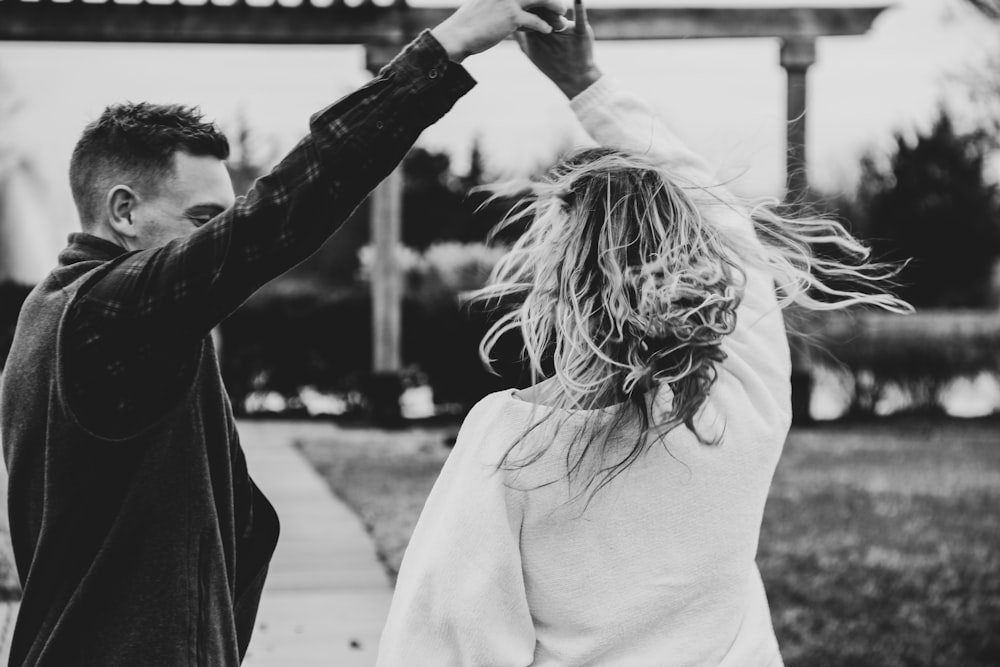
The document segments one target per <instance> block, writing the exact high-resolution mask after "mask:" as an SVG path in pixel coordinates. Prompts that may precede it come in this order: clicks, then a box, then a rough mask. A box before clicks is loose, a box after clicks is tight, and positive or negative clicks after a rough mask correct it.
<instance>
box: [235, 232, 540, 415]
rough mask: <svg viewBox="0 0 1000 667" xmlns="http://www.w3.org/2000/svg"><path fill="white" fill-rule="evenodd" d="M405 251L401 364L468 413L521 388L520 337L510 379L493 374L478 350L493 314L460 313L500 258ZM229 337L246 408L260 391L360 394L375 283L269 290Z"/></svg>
mask: <svg viewBox="0 0 1000 667" xmlns="http://www.w3.org/2000/svg"><path fill="white" fill-rule="evenodd" d="M404 254H406V257H407V258H408V259H407V260H406V261H405V262H404V264H405V265H406V266H407V267H408V270H407V271H406V274H405V276H404V279H405V283H406V288H405V290H404V298H403V304H402V357H403V364H404V366H405V367H407V368H408V369H415V370H416V371H417V372H418V374H419V375H420V376H423V377H424V378H426V380H427V382H428V383H429V384H430V385H431V386H432V387H433V390H434V399H435V402H437V403H439V404H441V403H455V404H459V405H460V406H462V407H464V408H468V407H470V406H471V405H473V404H474V403H475V402H476V401H478V400H479V399H480V398H482V397H483V396H485V395H486V394H488V393H490V392H493V391H497V390H499V389H503V388H506V387H510V386H513V385H523V384H524V380H525V376H524V374H523V373H522V371H521V365H520V363H519V361H518V359H517V356H518V354H519V347H518V345H517V341H516V340H511V341H509V343H508V344H505V345H502V346H500V349H499V353H500V357H501V361H500V362H499V363H498V364H497V369H498V370H499V371H500V372H501V373H502V375H501V376H496V375H493V374H491V373H490V372H489V371H487V370H486V369H485V368H484V367H483V364H482V362H481V361H480V359H479V351H478V348H479V341H480V340H481V339H482V337H483V335H484V334H485V333H486V331H487V329H488V328H489V326H490V323H491V322H492V318H493V317H494V315H492V314H491V313H489V312H486V311H484V310H483V309H482V308H474V307H473V308H468V307H462V306H460V305H459V302H458V297H457V294H458V292H460V291H463V290H466V289H471V288H473V287H476V286H478V285H480V284H482V281H483V280H485V277H486V275H487V274H488V272H489V268H490V267H491V266H492V262H493V261H495V258H496V257H497V256H498V253H496V252H494V251H490V250H487V249H485V248H483V247H481V246H479V247H478V248H467V247H464V246H462V245H461V244H454V243H449V244H441V245H440V246H432V247H431V248H430V249H428V251H427V252H426V253H424V254H423V255H415V254H414V253H412V252H411V253H404ZM411 255H412V256H411ZM362 263H363V264H364V253H363V259H362ZM221 334H222V368H223V375H224V376H225V380H226V385H227V387H228V388H229V392H230V395H231V397H232V398H233V403H234V405H236V406H237V408H238V409H239V407H240V406H242V405H243V402H244V399H245V398H246V396H247V395H248V394H249V393H251V392H253V391H258V390H270V391H276V392H278V393H280V394H283V395H285V396H293V395H296V394H297V393H298V390H299V388H300V387H303V386H315V387H316V388H318V389H320V390H321V391H328V392H349V391H357V390H359V389H361V388H363V387H364V386H365V385H366V379H367V377H368V376H369V375H370V370H371V359H372V311H371V296H370V291H369V286H368V284H367V283H366V282H364V281H359V282H358V283H357V284H356V285H353V286H347V287H341V288H332V289H331V288H324V287H321V286H317V285H316V284H314V283H308V282H298V283H288V282H284V283H281V284H278V285H274V286H269V287H267V288H265V289H264V290H262V291H261V292H258V294H256V295H255V296H254V297H253V298H252V299H250V301H248V302H247V303H246V304H245V305H244V306H243V307H242V308H241V309H240V310H239V311H237V312H236V313H235V314H234V315H233V316H231V317H230V318H229V319H228V320H227V321H226V322H224V323H223V324H222V326H221Z"/></svg>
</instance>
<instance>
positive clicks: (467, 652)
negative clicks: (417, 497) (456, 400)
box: [377, 397, 535, 667]
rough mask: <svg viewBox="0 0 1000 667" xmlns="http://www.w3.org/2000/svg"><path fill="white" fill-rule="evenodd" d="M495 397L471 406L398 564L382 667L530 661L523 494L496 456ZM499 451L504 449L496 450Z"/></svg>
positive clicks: (509, 666)
mask: <svg viewBox="0 0 1000 667" xmlns="http://www.w3.org/2000/svg"><path fill="white" fill-rule="evenodd" d="M493 401H495V397H494V398H493V399H491V398H490V397H487V398H486V399H484V400H483V401H481V402H480V404H479V405H477V406H476V407H475V408H473V410H472V411H471V412H470V413H469V416H468V417H467V418H466V420H465V422H464V423H463V425H462V428H461V431H460V432H459V435H458V439H457V441H456V443H455V447H454V449H453V451H452V453H451V455H450V456H449V458H448V460H447V461H446V462H445V465H444V467H443V468H442V470H441V474H440V476H439V477H438V479H437V482H436V483H435V484H434V488H433V489H432V491H431V493H430V495H429V497H428V499H427V503H426V504H425V505H424V509H423V511H422V512H421V515H420V519H419V520H418V522H417V526H416V528H415V530H414V532H413V536H412V537H411V538H410V543H409V546H408V547H407V549H406V554H405V556H404V558H403V563H402V565H401V567H400V571H399V578H398V580H397V582H396V591H395V593H394V595H393V599H392V605H391V607H390V610H389V617H388V619H387V621H386V625H385V629H384V630H383V633H382V639H381V642H380V645H379V655H378V661H377V664H378V665H379V667H396V666H401V667H402V666H407V667H408V666H410V665H449V666H453V667H459V666H462V665H493V666H496V667H513V666H515V665H529V664H531V662H532V661H533V656H534V649H535V632H534V625H533V623H532V620H531V615H530V612H529V611H528V603H527V597H526V593H525V587H524V577H523V574H522V571H521V555H520V547H519V534H520V526H521V517H522V512H523V506H522V505H521V498H522V493H523V492H518V491H515V490H512V489H509V488H507V487H506V486H505V485H504V478H503V476H502V473H500V472H498V471H497V470H496V462H497V460H498V459H499V457H500V456H502V452H503V451H504V450H503V444H502V443H501V442H500V440H501V439H502V438H500V437H498V432H502V431H505V430H507V429H505V428H504V425H503V424H502V423H500V422H501V421H502V420H499V419H498V418H497V414H496V411H495V410H494V409H493V407H491V406H494V405H495V402H493ZM498 452H499V454H498Z"/></svg>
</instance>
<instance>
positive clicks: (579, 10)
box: [573, 0, 587, 35]
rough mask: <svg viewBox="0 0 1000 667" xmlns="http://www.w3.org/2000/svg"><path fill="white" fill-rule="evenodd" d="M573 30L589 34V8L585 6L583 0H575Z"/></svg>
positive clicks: (579, 33) (581, 33) (577, 32)
mask: <svg viewBox="0 0 1000 667" xmlns="http://www.w3.org/2000/svg"><path fill="white" fill-rule="evenodd" d="M573 30H574V31H575V32H576V34H578V35H586V34H587V8H586V7H584V6H583V0H575V1H574V2H573Z"/></svg>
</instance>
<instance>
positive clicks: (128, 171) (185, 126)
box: [69, 102, 229, 228]
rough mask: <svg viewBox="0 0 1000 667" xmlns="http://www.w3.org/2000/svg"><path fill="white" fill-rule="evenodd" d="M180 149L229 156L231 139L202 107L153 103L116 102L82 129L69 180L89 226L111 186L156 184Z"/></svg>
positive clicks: (99, 210)
mask: <svg viewBox="0 0 1000 667" xmlns="http://www.w3.org/2000/svg"><path fill="white" fill-rule="evenodd" d="M178 151H182V152H185V153H189V154H191V155H194V156H198V157H216V158H218V159H220V160H225V159H226V158H228V157H229V142H228V141H227V140H226V137H225V136H224V135H223V134H222V133H221V132H220V131H219V130H218V128H217V127H216V126H215V125H214V124H212V123H207V122H204V121H203V120H202V114H201V111H200V110H199V109H198V108H197V107H188V106H183V105H179V104H150V103H148V102H139V103H132V102H126V103H124V104H114V105H112V106H109V107H107V108H106V109H105V110H104V113H102V114H101V116H100V118H98V119H97V120H95V121H93V122H92V123H90V124H89V125H87V127H86V128H85V129H84V130H83V135H82V136H81V137H80V140H79V141H78V142H77V143H76V148H74V149H73V157H72V159H71V160H70V165H69V181H70V187H71V188H72V190H73V200H74V201H75V202H76V208H77V210H78V212H79V214H80V221H81V223H82V224H83V226H84V228H87V227H90V226H92V225H93V224H95V223H96V222H97V221H98V220H99V219H100V217H101V210H102V208H103V206H104V202H105V197H106V196H107V193H108V190H109V189H110V188H111V187H113V186H115V185H117V184H119V183H121V184H124V185H131V186H138V187H155V186H156V184H157V182H158V181H160V180H162V179H163V178H165V177H166V176H167V175H169V174H170V173H171V172H172V170H173V164H174V163H173V159H174V154H175V153H176V152H178Z"/></svg>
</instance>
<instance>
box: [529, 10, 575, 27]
mask: <svg viewBox="0 0 1000 667" xmlns="http://www.w3.org/2000/svg"><path fill="white" fill-rule="evenodd" d="M528 11H529V12H531V13H532V14H536V15H537V16H539V17H541V19H542V20H543V21H545V22H546V23H548V24H549V25H550V26H552V30H554V31H555V32H565V31H566V29H568V28H569V27H570V22H569V21H567V20H566V19H564V18H563V17H562V16H561V15H559V14H556V13H555V12H553V11H550V10H548V9H542V8H541V7H532V8H531V9H529V10H528Z"/></svg>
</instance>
